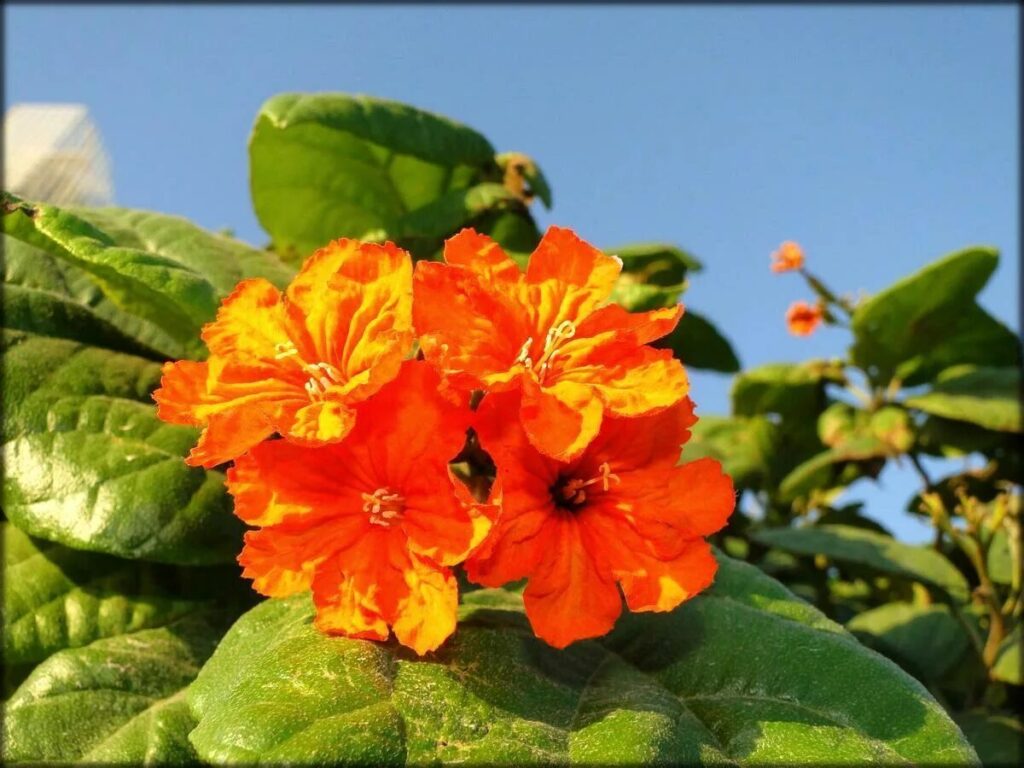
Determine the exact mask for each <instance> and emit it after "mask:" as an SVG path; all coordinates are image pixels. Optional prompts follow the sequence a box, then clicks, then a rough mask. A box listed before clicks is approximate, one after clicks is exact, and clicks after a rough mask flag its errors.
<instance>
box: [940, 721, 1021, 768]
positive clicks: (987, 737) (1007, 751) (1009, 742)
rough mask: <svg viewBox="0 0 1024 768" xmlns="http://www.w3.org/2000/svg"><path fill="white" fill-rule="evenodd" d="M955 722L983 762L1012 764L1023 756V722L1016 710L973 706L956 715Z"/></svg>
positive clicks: (1015, 763)
mask: <svg viewBox="0 0 1024 768" xmlns="http://www.w3.org/2000/svg"><path fill="white" fill-rule="evenodd" d="M956 722H957V725H959V726H960V728H961V729H962V730H963V732H964V734H965V735H966V736H967V738H968V739H970V741H971V743H972V744H974V745H975V746H976V747H977V749H978V757H980V758H981V762H982V764H983V765H986V766H996V765H1005V766H1014V765H1020V763H1021V760H1022V759H1024V725H1021V722H1020V718H1019V717H1018V715H1017V714H1016V713H1013V712H999V713H997V714H989V713H987V712H985V711H984V710H976V711H972V712H964V713H962V714H960V715H958V716H957V718H956Z"/></svg>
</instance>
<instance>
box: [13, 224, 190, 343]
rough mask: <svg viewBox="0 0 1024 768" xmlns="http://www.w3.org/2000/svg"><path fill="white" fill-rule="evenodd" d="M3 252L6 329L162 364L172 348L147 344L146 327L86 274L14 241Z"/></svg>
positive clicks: (162, 339)
mask: <svg viewBox="0 0 1024 768" xmlns="http://www.w3.org/2000/svg"><path fill="white" fill-rule="evenodd" d="M0 238H3V240H2V244H3V245H2V247H3V255H4V258H3V262H4V264H3V266H4V285H3V306H4V321H3V322H4V326H5V327H7V328H13V329H17V330H21V331H28V332H29V333H34V334H38V335H41V336H55V337H59V338H64V339H72V340H74V341H82V342H86V343H88V344H92V345H94V346H97V347H106V348H108V349H116V350H118V351H120V352H130V353H132V354H137V355H143V356H146V357H152V358H155V359H160V358H162V357H163V355H161V354H160V353H159V352H158V351H157V350H158V348H160V347H161V345H163V344H168V343H172V342H170V340H169V339H166V338H162V337H161V336H160V335H159V334H158V335H157V336H156V337H155V338H150V341H151V342H152V343H153V345H154V346H149V345H148V344H146V343H144V342H143V339H144V338H145V337H146V332H147V330H153V329H152V328H151V327H150V328H148V329H147V327H146V326H145V325H144V324H143V322H142V321H140V320H138V318H135V317H133V316H132V315H128V314H126V313H124V312H122V311H121V310H119V309H118V308H117V307H116V306H115V305H114V304H113V303H112V302H111V301H109V300H108V299H107V298H106V297H105V296H104V295H103V292H102V291H100V289H99V288H98V287H97V286H96V284H95V283H93V282H92V280H91V279H90V278H89V276H88V274H87V273H86V272H83V271H82V270H80V269H78V268H76V267H73V266H72V265H71V264H69V263H67V262H65V261H62V260H61V259H56V258H54V257H52V256H50V255H49V254H48V253H46V252H45V251H42V250H40V249H38V248H34V247H33V246H31V245H28V244H27V243H24V242H22V241H21V240H17V239H15V238H13V237H11V236H9V235H0Z"/></svg>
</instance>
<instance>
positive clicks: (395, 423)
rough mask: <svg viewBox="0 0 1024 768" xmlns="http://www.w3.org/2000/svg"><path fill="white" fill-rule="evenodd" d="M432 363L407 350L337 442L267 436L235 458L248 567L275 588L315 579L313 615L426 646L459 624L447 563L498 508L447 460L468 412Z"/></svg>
mask: <svg viewBox="0 0 1024 768" xmlns="http://www.w3.org/2000/svg"><path fill="white" fill-rule="evenodd" d="M439 386H440V380H439V378H438V376H437V373H436V372H435V371H434V370H433V369H432V368H431V367H430V366H429V365H427V364H426V363H424V362H416V361H407V362H406V363H404V364H403V366H402V370H401V372H400V373H399V375H398V378H396V379H395V380H394V381H392V382H391V383H389V384H387V385H385V387H384V388H383V389H381V390H380V391H379V392H378V393H377V394H375V395H374V396H373V397H371V398H370V399H369V400H367V401H366V402H365V403H363V404H362V405H361V406H359V409H358V418H357V420H356V426H355V428H354V429H353V430H352V432H351V433H350V434H349V436H348V437H347V438H346V439H345V440H343V441H342V442H340V443H332V444H330V445H325V446H321V447H317V448H307V447H304V446H300V445H295V444H292V443H289V442H287V441H285V440H270V441H267V442H265V443H262V444H261V445H258V446H256V447H255V448H253V449H252V450H251V451H250V452H249V453H248V454H246V455H245V456H242V457H241V458H239V459H238V460H237V461H236V462H235V465H234V467H232V468H231V469H230V470H228V489H229V490H230V491H231V493H232V494H233V495H234V497H235V513H236V514H237V515H238V516H239V517H240V518H242V519H243V520H244V521H245V522H247V523H250V524H251V525H256V526H262V527H261V528H260V529H259V530H256V531H249V532H248V533H247V534H246V536H245V548H244V549H243V550H242V553H241V555H240V556H239V558H238V560H239V562H240V563H241V564H242V565H243V566H244V567H245V571H244V572H243V574H242V575H243V576H245V577H246V578H250V579H253V580H254V581H253V586H254V587H255V588H256V590H257V591H259V592H261V593H262V594H264V595H268V596H271V597H280V596H284V595H289V594H293V593H295V592H299V591H301V590H304V589H307V588H309V587H312V590H313V601H314V603H315V605H316V626H317V627H318V628H319V629H321V630H323V631H326V632H337V633H340V634H345V635H348V636H350V637H364V638H370V639H374V640H384V639H387V637H388V627H389V626H390V627H391V628H392V629H393V630H394V633H395V636H396V637H397V638H398V640H399V641H400V642H401V643H403V644H404V645H407V646H409V647H410V648H413V649H414V650H415V651H416V652H417V653H420V654H423V653H426V652H427V651H430V650H433V649H434V648H437V647H438V646H439V645H440V644H441V643H442V642H444V640H445V638H447V637H448V636H449V635H450V634H451V633H452V631H453V630H454V629H455V618H456V607H457V603H458V592H457V588H456V583H455V578H454V576H453V575H452V572H451V568H450V566H452V565H455V564H456V563H460V562H462V560H463V559H464V558H465V557H466V555H467V554H468V552H469V551H470V549H472V548H473V547H475V546H476V545H477V544H478V543H479V542H480V541H481V540H482V539H483V537H484V536H485V535H486V533H487V531H488V529H489V527H490V520H489V518H488V516H486V515H485V514H483V513H482V512H481V510H480V509H479V508H477V507H476V506H475V505H472V504H468V503H465V502H464V499H465V491H464V489H462V486H461V484H460V483H459V482H458V481H457V480H455V479H454V478H453V477H452V475H451V474H450V472H449V469H448V461H449V460H450V459H451V458H453V457H454V456H455V455H456V454H457V453H458V452H459V451H460V450H461V449H462V447H463V443H464V441H465V436H466V429H467V427H468V425H469V419H470V416H471V412H470V411H469V407H468V402H466V403H463V404H462V405H461V406H459V405H456V404H454V403H452V402H451V401H449V400H446V399H445V398H444V397H442V396H441V395H440V394H439V393H438V387H439Z"/></svg>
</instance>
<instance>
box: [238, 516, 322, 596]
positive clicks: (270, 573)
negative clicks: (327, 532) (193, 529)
mask: <svg viewBox="0 0 1024 768" xmlns="http://www.w3.org/2000/svg"><path fill="white" fill-rule="evenodd" d="M316 535H317V537H318V539H319V540H321V541H322V532H320V531H317V533H316ZM295 538H296V537H294V536H287V535H283V533H282V531H279V530H276V527H274V528H263V529H261V530H258V531H247V532H246V534H245V546H244V547H242V552H241V553H240V554H239V555H238V563H239V565H241V566H242V568H243V570H242V578H244V579H252V580H253V583H252V586H253V589H255V590H256V591H257V592H259V593H260V594H261V595H266V596H267V597H287V596H288V595H293V594H295V593H296V592H302V591H303V590H305V589H309V586H310V584H312V583H313V573H314V568H315V566H316V564H317V562H318V559H316V558H314V557H309V555H310V553H309V552H308V551H307V548H306V547H302V546H301V545H300V544H299V543H298V542H296V541H295ZM307 558H309V559H307Z"/></svg>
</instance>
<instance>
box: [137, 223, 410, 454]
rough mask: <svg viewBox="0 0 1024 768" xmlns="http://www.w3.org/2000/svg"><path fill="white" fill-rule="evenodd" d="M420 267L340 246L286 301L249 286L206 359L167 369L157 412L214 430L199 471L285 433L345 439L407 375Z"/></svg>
mask: <svg viewBox="0 0 1024 768" xmlns="http://www.w3.org/2000/svg"><path fill="white" fill-rule="evenodd" d="M411 293H412V262H411V260H410V258H409V254H408V253H406V252H405V251H403V250H401V249H400V248H397V247H395V246H394V245H392V244H390V243H388V244H386V245H370V244H364V243H359V242H357V241H354V240H337V241H335V242H333V243H331V244H329V245H327V246H326V247H324V248H321V249H320V250H318V251H316V253H314V254H313V255H312V256H310V257H309V259H307V261H306V263H305V264H304V265H303V267H302V270H301V271H300V272H299V274H298V275H297V276H296V277H295V279H294V280H293V281H292V283H291V285H290V286H288V290H287V291H286V292H285V293H284V294H282V293H281V291H279V290H278V289H277V288H275V287H274V286H273V285H271V284H270V283H269V282H267V281H266V280H263V279H261V278H256V279H252V280H244V281H242V282H241V283H239V284H238V286H237V287H236V288H235V290H234V292H233V293H232V294H231V295H230V296H228V297H227V298H226V299H225V300H224V303H223V304H222V305H221V308H220V310H219V311H218V312H217V318H216V320H214V321H213V322H212V323H208V324H207V325H206V326H205V327H204V328H203V334H202V335H203V340H204V341H205V342H206V345H207V346H208V347H209V350H210V357H209V359H208V360H207V361H206V362H203V363H197V362H191V361H188V360H182V361H179V362H172V363H167V364H165V365H164V370H163V379H162V381H161V387H160V389H158V390H157V391H156V392H155V393H154V394H153V397H154V399H155V400H156V401H157V404H158V409H157V415H158V416H159V417H160V418H161V419H163V420H164V421H169V422H172V423H175V424H191V425H195V426H201V427H203V428H204V430H203V434H202V435H201V436H200V438H199V442H198V444H197V445H196V447H195V448H194V449H193V450H192V452H191V453H190V454H189V457H188V459H187V461H188V463H189V464H192V465H201V466H206V467H212V466H215V465H217V464H221V463H223V462H225V461H230V460H231V459H233V458H235V457H237V456H239V455H241V454H242V453H244V452H245V451H246V450H248V449H249V448H251V447H252V446H254V445H256V444H257V443H259V442H260V441H262V440H264V439H266V438H267V437H269V436H270V435H272V434H274V433H275V432H277V433H280V434H281V435H283V436H284V437H286V438H288V439H289V440H291V441H294V442H299V443H305V444H319V443H327V442H332V441H336V440H340V439H342V438H343V437H345V435H346V434H348V432H349V431H350V430H351V429H352V425H353V423H354V420H355V411H354V410H353V407H354V406H355V405H356V404H357V403H359V402H360V401H362V400H364V399H366V398H367V397H369V396H370V395H371V394H373V393H374V392H376V391H377V390H378V389H380V388H381V386H383V385H384V384H385V383H387V382H388V381H390V380H391V379H393V378H394V377H395V375H396V374H397V373H398V368H399V365H400V364H401V361H402V358H403V357H405V355H406V353H407V352H408V350H409V348H410V346H411V344H412V309H411V301H410V299H411Z"/></svg>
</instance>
